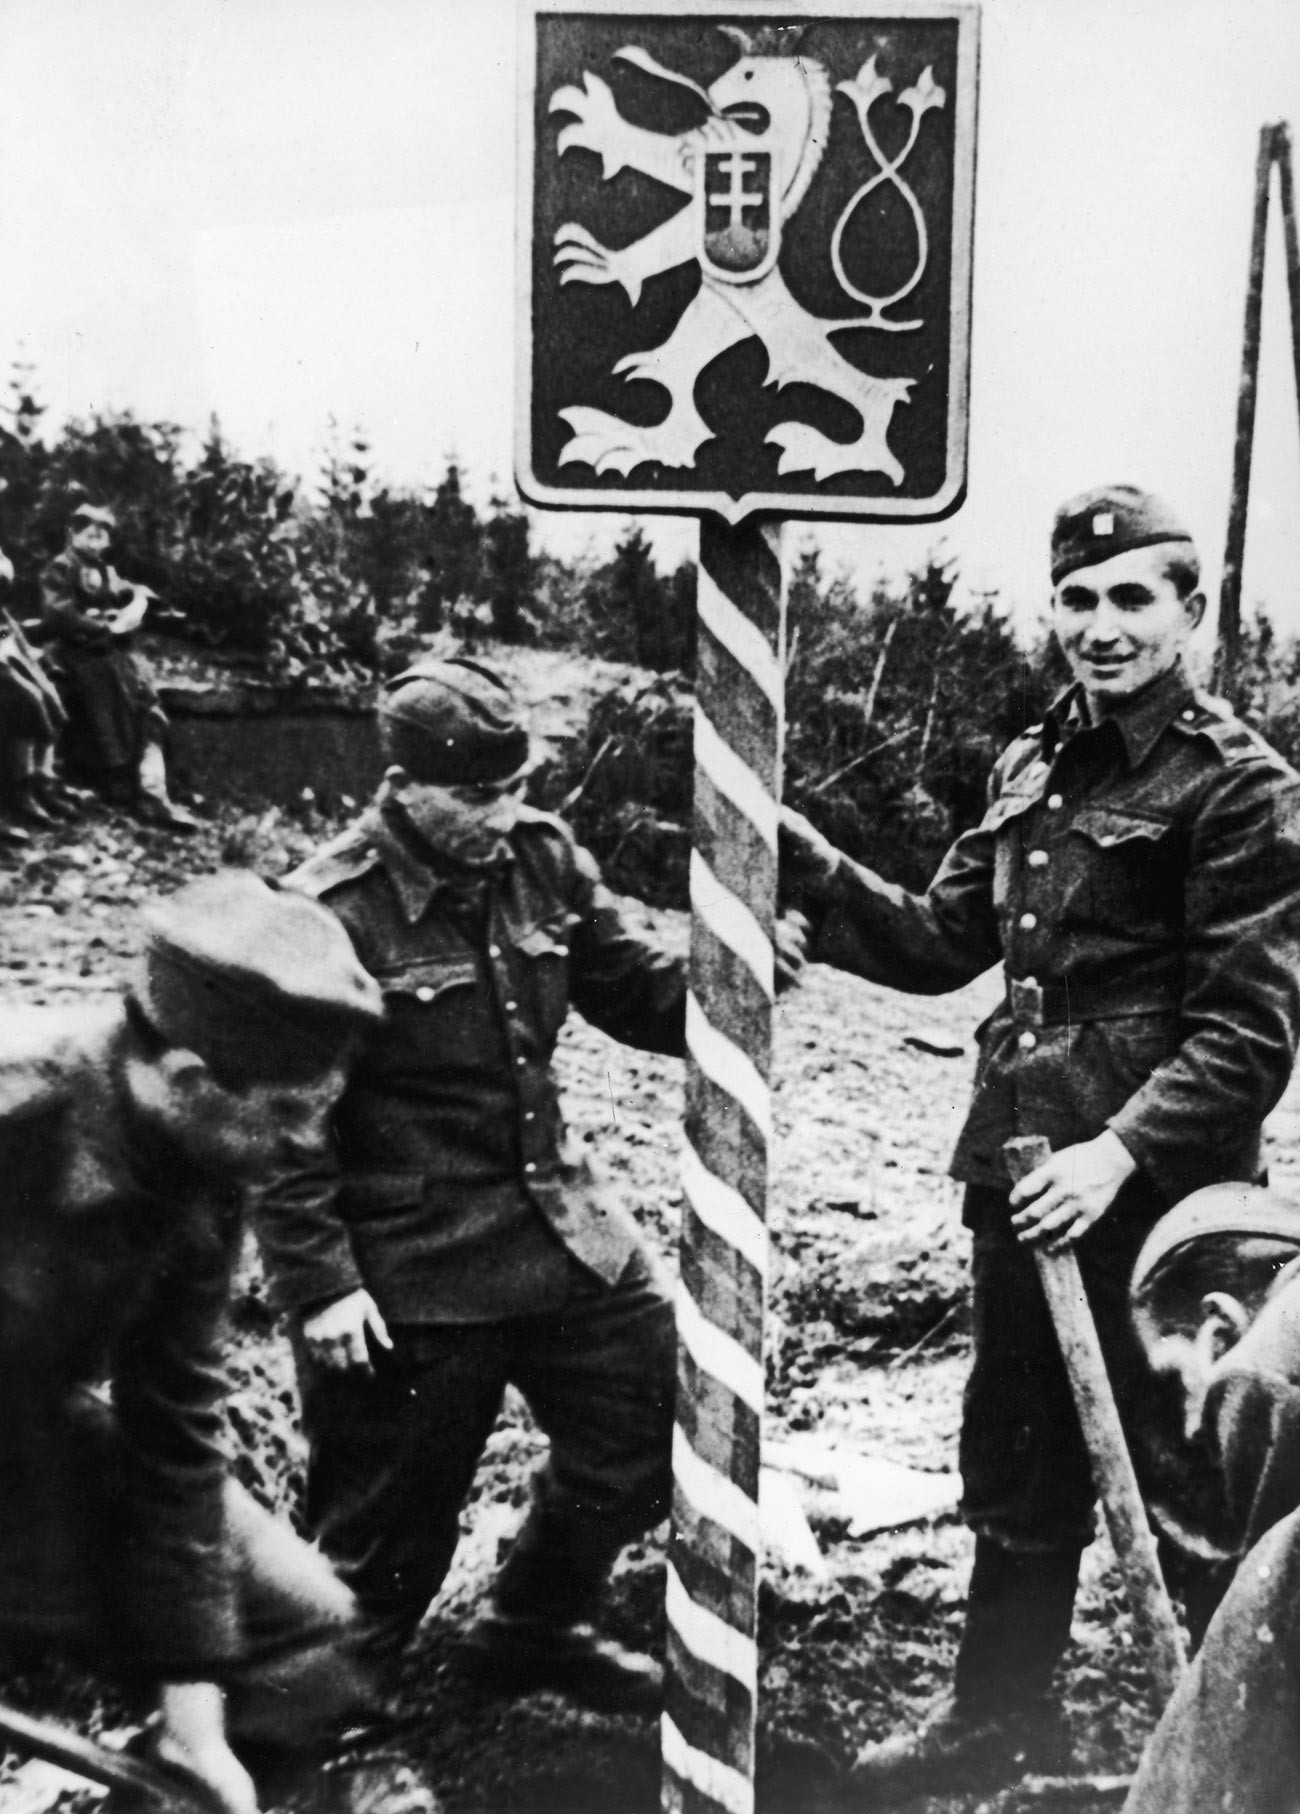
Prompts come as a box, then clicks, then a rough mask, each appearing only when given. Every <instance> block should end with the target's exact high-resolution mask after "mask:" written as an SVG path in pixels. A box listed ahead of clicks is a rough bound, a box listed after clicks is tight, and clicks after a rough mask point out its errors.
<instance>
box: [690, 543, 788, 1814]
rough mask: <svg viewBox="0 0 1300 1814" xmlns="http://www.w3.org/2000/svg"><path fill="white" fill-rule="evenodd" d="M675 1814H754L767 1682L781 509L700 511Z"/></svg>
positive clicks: (781, 681)
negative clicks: (762, 1571)
mask: <svg viewBox="0 0 1300 1814" xmlns="http://www.w3.org/2000/svg"><path fill="white" fill-rule="evenodd" d="M697 617H698V625H699V654H698V676H697V687H696V708H695V826H694V834H693V842H692V851H691V875H690V892H691V988H690V995H689V997H688V1002H687V1023H686V1038H687V1069H686V1119H685V1143H684V1147H683V1156H682V1187H683V1197H684V1202H683V1211H682V1236H681V1283H680V1286H679V1296H678V1303H677V1331H678V1336H677V1421H676V1427H675V1429H674V1432H673V1532H672V1541H671V1545H670V1548H669V1553H668V1577H667V1615H668V1676H667V1690H666V1699H665V1704H664V1715H663V1757H664V1776H663V1807H664V1809H665V1810H666V1814H715V1811H717V1814H751V1811H752V1809H753V1806H754V1722H755V1711H756V1701H757V1692H758V1647H757V1625H758V1574H759V1561H760V1555H761V1540H760V1535H759V1521H758V1478H759V1466H760V1462H761V1449H762V1424H763V1325H764V1314H765V1307H766V1288H767V1270H768V1267H767V1258H768V1233H767V1191H768V1150H769V1146H770V1144H771V1138H772V1114H771V1094H770V1075H771V1036H772V1006H773V999H774V994H775V989H774V959H773V946H772V934H773V925H774V921H775V915H776V875H777V867H776V858H777V853H776V830H777V802H778V800H779V798H780V791H781V762H782V737H783V723H784V705H785V677H784V666H785V591H784V574H783V571H782V562H781V558H780V523H779V521H778V520H776V519H771V518H769V519H766V520H764V521H758V520H756V519H754V518H750V519H749V520H747V521H745V522H743V523H741V524H740V525H739V526H738V527H736V528H729V527H727V526H726V525H725V524H724V523H723V522H722V521H721V520H720V519H718V518H717V517H714V516H704V517H702V518H701V522H700V559H699V603H698V610H697Z"/></svg>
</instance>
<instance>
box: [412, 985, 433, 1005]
mask: <svg viewBox="0 0 1300 1814" xmlns="http://www.w3.org/2000/svg"><path fill="white" fill-rule="evenodd" d="M415 999H416V1001H432V1000H433V990H432V989H431V988H430V987H429V985H428V983H422V984H421V986H420V987H419V988H418V989H417V990H416V991H415Z"/></svg>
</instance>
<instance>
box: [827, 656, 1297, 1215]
mask: <svg viewBox="0 0 1300 1814" xmlns="http://www.w3.org/2000/svg"><path fill="white" fill-rule="evenodd" d="M811 955H812V956H813V957H814V958H816V959H818V960H820V961H822V962H824V963H830V964H834V965H837V966H839V967H840V968H842V969H846V970H851V971H854V972H856V973H857V974H858V975H861V976H865V977H868V978H870V979H871V980H872V981H874V982H880V983H885V984H887V985H889V986H891V987H893V988H899V989H909V990H916V991H920V992H927V993H939V992H941V991H944V990H948V989H954V988H958V987H960V986H961V985H962V984H964V983H966V982H969V981H970V980H971V979H972V978H973V977H975V976H978V975H979V974H980V973H981V972H982V971H984V970H986V969H988V968H989V966H990V965H992V964H996V963H1002V964H1004V965H1005V970H1006V976H1007V981H1008V993H1007V998H1006V1000H1005V1001H1004V1002H1003V1003H1002V1004H1001V1005H1000V1006H999V1007H998V1008H996V1009H995V1010H994V1012H993V1014H992V1015H991V1017H990V1018H989V1020H988V1021H987V1022H986V1023H985V1025H984V1026H983V1027H982V1028H981V1030H980V1057H979V1064H978V1068H977V1072H976V1080H975V1091H974V1096H973V1100H972V1103H971V1107H970V1111H969V1114H968V1116H967V1119H966V1123H965V1126H964V1128H963V1130H962V1133H961V1136H960V1138H959V1141H958V1144H957V1150H956V1153H955V1155H954V1159H953V1165H952V1170H953V1174H954V1176H956V1177H958V1178H962V1179H965V1180H966V1181H968V1182H970V1183H977V1184H989V1185H995V1186H1001V1187H1003V1188H1005V1186H1006V1183H1007V1175H1006V1172H1005V1169H1004V1166H1003V1161H1002V1155H1001V1148H1002V1143H1003V1141H1004V1140H1007V1139H1008V1138H1010V1137H1011V1136H1012V1135H1015V1134H1041V1135H1045V1136H1046V1137H1047V1138H1048V1139H1049V1140H1050V1141H1051V1143H1052V1146H1053V1148H1054V1149H1056V1148H1060V1147H1063V1146H1069V1145H1072V1144H1073V1143H1074V1142H1076V1141H1082V1140H1089V1139H1092V1138H1093V1137H1095V1136H1096V1135H1097V1134H1099V1133H1100V1132H1101V1131H1102V1130H1103V1129H1104V1128H1106V1127H1108V1126H1109V1127H1111V1128H1113V1129H1114V1131H1115V1133H1116V1134H1118V1135H1119V1137H1120V1139H1121V1140H1122V1141H1123V1143H1124V1145H1125V1146H1126V1147H1127V1148H1128V1150H1129V1152H1130V1153H1131V1155H1132V1156H1133V1158H1134V1159H1135V1160H1136V1161H1137V1164H1138V1167H1139V1170H1140V1174H1141V1179H1142V1180H1143V1181H1144V1182H1145V1184H1146V1185H1147V1186H1149V1187H1150V1188H1151V1189H1153V1190H1154V1192H1155V1193H1156V1196H1157V1198H1158V1199H1159V1200H1163V1201H1166V1202H1171V1203H1172V1202H1176V1201H1177V1200H1178V1199H1179V1198H1181V1197H1183V1196H1185V1195H1186V1194H1187V1193H1188V1192H1189V1191H1192V1190H1195V1189H1197V1188H1198V1187H1199V1186H1200V1185H1203V1184H1209V1183H1213V1182H1215V1181H1217V1180H1220V1179H1229V1178H1243V1179H1253V1178H1256V1177H1257V1176H1258V1175H1259V1169H1260V1157H1259V1136H1260V1124H1261V1122H1262V1121H1263V1119H1264V1117H1265V1116H1266V1115H1267V1114H1268V1113H1269V1111H1270V1110H1271V1109H1272V1108H1273V1106H1274V1104H1275V1103H1276V1102H1277V1100H1278V1098H1279V1096H1280V1095H1281V1093H1282V1090H1283V1088H1284V1087H1285V1085H1286V1081H1287V1078H1288V1076H1289V1075H1290V1070H1291V1064H1292V1060H1293V1058H1294V1055H1295V1050H1296V1041H1297V1037H1298V1035H1300V776H1297V775H1296V774H1295V772H1294V771H1293V770H1292V769H1290V768H1289V767H1288V766H1287V765H1286V764H1285V763H1284V762H1283V761H1282V759H1281V758H1280V757H1279V756H1278V755H1276V753H1275V752H1274V751H1273V750H1271V749H1270V748H1269V747H1268V745H1267V744H1265V743H1264V742H1263V741H1262V740H1261V739H1260V738H1259V737H1257V736H1256V735H1255V734H1254V733H1253V732H1252V731H1250V730H1248V729H1247V728H1246V727H1245V726H1244V725H1242V724H1241V723H1240V722H1239V721H1238V720H1237V719H1236V718H1234V717H1233V716H1232V715H1231V713H1230V712H1229V711H1228V710H1227V708H1226V707H1225V706H1223V705H1222V704H1221V703H1220V702H1218V701H1216V700H1214V699H1211V698H1209V697H1208V696H1207V695H1205V694H1203V693H1201V692H1199V691H1197V690H1195V689H1194V688H1193V687H1192V686H1191V685H1190V683H1189V682H1188V680H1187V678H1186V676H1185V674H1184V673H1183V671H1182V669H1181V667H1176V668H1174V669H1172V670H1171V671H1169V672H1168V673H1167V674H1165V675H1163V676H1162V677H1161V678H1160V679H1159V680H1157V681H1156V682H1155V683H1154V684H1153V685H1152V686H1151V687H1150V688H1148V689H1147V690H1146V692H1144V693H1143V694H1142V695H1141V696H1140V697H1139V698H1138V699H1136V700H1134V701H1133V702H1131V703H1130V704H1129V705H1128V707H1127V708H1126V709H1125V710H1124V711H1123V712H1122V713H1119V714H1117V715H1115V716H1114V717H1110V718H1106V719H1104V720H1102V721H1101V722H1100V723H1099V724H1098V725H1096V726H1092V725H1089V724H1088V723H1087V721H1086V714H1085V712H1084V710H1083V707H1082V702H1081V698H1080V695H1079V693H1078V692H1077V690H1075V689H1071V690H1070V691H1069V692H1067V693H1066V694H1064V695H1063V696H1062V697H1061V698H1060V699H1059V700H1058V701H1057V702H1056V703H1055V705H1054V706H1053V707H1052V709H1051V711H1050V712H1049V713H1048V714H1047V716H1046V718H1045V720H1044V722H1043V723H1042V724H1041V725H1035V726H1033V727H1032V728H1031V729H1030V730H1029V731H1027V732H1026V733H1025V734H1024V736H1022V737H1019V738H1018V739H1017V740H1016V741H1015V742H1014V743H1013V744H1011V745H1010V747H1009V748H1008V749H1007V750H1006V751H1004V753H1003V754H1002V756H1001V757H1000V758H999V760H998V762H997V764H996V766H995V767H994V770H993V774H992V777H991V780H990V784H989V795H988V810H987V812H986V813H985V815H984V818H983V820H982V821H981V823H980V824H979V825H978V826H977V827H975V828H974V830H972V831H969V832H967V833H966V834H965V835H964V836H962V837H960V838H959V839H958V840H957V842H956V843H955V844H954V845H953V847H952V848H951V850H950V851H949V852H948V854H947V856H946V857H945V858H944V861H943V864H942V866H941V868H940V870H939V872H938V874H937V875H936V877H935V879H934V881H933V883H932V884H931V886H930V888H929V889H928V890H927V891H926V893H925V894H923V895H914V894H909V893H907V892H906V891H905V890H903V889H901V888H897V887H894V886H892V885H890V884H887V883H885V882H883V881H882V880H881V879H880V878H879V877H878V876H876V875H874V874H873V873H872V872H871V871H870V870H867V869H864V868H862V867H860V866H859V865H857V864H854V863H851V862H849V861H848V859H842V860H841V862H840V865H839V868H838V871H837V874H836V877H835V879H834V881H833V883H832V884H831V888H830V892H829V895H828V897H827V899H826V900H825V902H824V903H823V908H822V912H821V917H820V924H819V926H818V928H817V931H816V936H815V940H814V944H813V948H812V952H811Z"/></svg>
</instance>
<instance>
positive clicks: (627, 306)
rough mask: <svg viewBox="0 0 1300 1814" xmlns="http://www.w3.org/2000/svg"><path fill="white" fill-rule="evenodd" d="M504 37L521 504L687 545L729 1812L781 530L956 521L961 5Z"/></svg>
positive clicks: (750, 16) (701, 1243)
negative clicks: (675, 536) (624, 522)
mask: <svg viewBox="0 0 1300 1814" xmlns="http://www.w3.org/2000/svg"><path fill="white" fill-rule="evenodd" d="M521 20H522V25H523V30H522V33H521V39H522V42H521V55H520V89H521V94H520V109H521V131H520V180H519V208H520V218H519V298H518V332H519V359H518V398H517V445H516V477H517V481H518V484H519V489H520V491H521V492H522V494H523V495H524V497H525V498H527V499H528V500H529V501H530V502H532V503H534V504H539V505H543V506H546V507H549V508H558V509H578V510H593V509H595V510H618V511H629V510H630V511H638V512H641V511H672V512H678V513H689V514H693V515H696V516H698V517H699V519H700V543H699V595H698V619H699V622H698V631H699V635H698V673H697V688H696V718H695V821H694V830H693V839H692V852H691V867H690V888H691V911H692V923H691V987H690V997H689V1002H688V1012H687V1041H688V1063H687V1084H686V1140H685V1146H684V1156H683V1166H682V1184H683V1196H684V1208H683V1224H682V1237H681V1283H680V1287H679V1297H678V1316H677V1324H678V1379H677V1416H676V1430H675V1434H674V1445H673V1469H674V1494H673V1537H672V1543H671V1547H670V1552H669V1560H668V1576H667V1579H668V1589H667V1612H668V1628H669V1637H668V1664H669V1668H668V1689H667V1702H666V1706H665V1710H664V1716H663V1754H664V1807H665V1809H668V1810H682V1811H683V1814H705V1811H706V1810H708V1811H713V1810H726V1814H750V1811H751V1810H752V1808H753V1802H754V1791H753V1779H754V1730H755V1712H756V1702H757V1694H758V1654H757V1643H756V1626H757V1590H758V1571H759V1562H760V1548H761V1545H760V1536H759V1522H758V1481H759V1468H760V1463H761V1450H762V1422H763V1334H764V1317H765V1303H766V1281H767V1262H768V1232H767V1194H768V1169H769V1167H768V1152H769V1146H770V1141H771V1120H772V1111H771V1096H770V1051H771V1025H772V1003H773V996H774V956H773V943H772V940H773V929H774V923H775V911H776V880H777V814H778V802H779V800H780V794H781V766H782V737H783V723H784V667H785V580H784V575H783V571H782V559H781V524H782V521H783V520H784V519H787V518H791V517H794V518H805V519H807V518H817V517H828V518H841V519H843V518H849V519H858V520H861V521H865V522H877V523H888V522H927V521H934V520H937V519H939V518H941V517H943V516H946V515H948V514H950V513H951V512H952V511H953V510H955V509H957V508H958V506H959V505H960V503H961V500H962V497H963V494H964V490H965V483H966V427H967V399H968V386H969V345H970V279H971V256H972V243H973V219H974V169H975V96H976V59H977V22H978V10H977V6H976V5H975V4H973V3H971V0H914V3H912V4H902V3H900V4H897V5H894V6H889V7H886V8H881V9H880V10H877V11H871V10H869V8H868V9H864V6H863V5H862V4H861V0H820V4H818V3H816V0H806V3H805V4H795V5H785V6H784V7H782V8H781V9H780V10H777V8H776V7H775V6H773V5H770V4H768V3H767V0H749V4H748V5H741V6H729V5H723V4H720V3H719V0H694V3H693V4H692V3H691V0H686V4H677V3H672V0H648V3H637V4H631V3H629V4H626V5H624V4H620V0H604V3H603V4H589V3H587V0H570V4H567V5H559V4H553V3H551V0H521Z"/></svg>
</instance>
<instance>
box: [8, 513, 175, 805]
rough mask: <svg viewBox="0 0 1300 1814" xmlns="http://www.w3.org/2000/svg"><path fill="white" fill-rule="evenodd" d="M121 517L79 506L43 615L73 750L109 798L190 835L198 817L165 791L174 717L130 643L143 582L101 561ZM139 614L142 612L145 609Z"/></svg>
mask: <svg viewBox="0 0 1300 1814" xmlns="http://www.w3.org/2000/svg"><path fill="white" fill-rule="evenodd" d="M115 526H116V518H115V517H114V516H113V513H112V511H111V510H107V509H105V508H104V507H103V506H102V505H98V504H89V503H82V504H78V505H77V507H76V509H75V510H74V511H73V513H72V518H71V521H70V522H69V525H68V545H67V547H66V548H65V549H64V551H63V553H62V554H58V555H56V556H55V557H54V559H53V560H52V561H51V562H50V563H49V565H48V566H47V567H46V568H45V570H44V572H43V573H42V574H41V621H42V625H43V629H44V633H45V637H46V639H47V641H48V642H49V643H50V645H51V646H52V648H53V649H54V651H55V659H56V663H57V667H58V672H59V678H60V680H61V682H62V685H63V688H64V692H65V695H66V698H67V703H68V706H69V715H70V720H71V722H70V724H69V743H70V745H71V753H72V754H73V755H74V756H76V757H77V758H78V759H79V760H80V762H81V763H82V764H83V766H85V767H86V769H87V770H88V772H89V773H90V775H91V777H92V778H93V779H94V781H95V784H96V786H98V787H99V788H100V790H101V791H102V792H103V793H104V795H105V797H106V798H108V799H109V800H112V801H114V802H117V803H119V804H122V805H126V806H129V807H131V809H132V810H133V811H134V812H135V814H136V816H137V817H138V818H140V819H142V820H143V821H144V822H145V823H146V824H149V825H160V826H163V827H165V828H167V829H169V830H172V831H193V830H194V829H195V828H196V826H197V824H198V821H197V820H196V819H195V817H194V815H193V814H192V813H190V812H187V811H186V809H185V808H184V807H183V806H178V805H177V804H176V803H175V801H174V800H172V798H171V796H170V794H169V793H168V789H167V763H166V756H165V753H164V749H163V739H164V737H165V735H166V731H167V718H166V715H165V714H164V712H163V709H162V706H161V705H160V703H159V700H158V694H157V692H156V690H155V688H154V683H153V676H152V674H151V673H150V671H149V664H148V663H147V662H146V661H145V659H144V657H143V656H142V655H140V654H139V653H138V652H137V650H136V649H134V648H133V647H132V640H133V637H134V634H135V631H136V629H137V628H138V627H139V625H138V622H137V621H136V615H135V614H134V613H132V614H131V615H129V616H128V617H127V618H126V619H125V620H124V619H123V618H122V615H121V613H122V611H123V610H124V609H126V608H128V607H130V606H132V605H139V604H140V602H141V601H140V597H139V593H140V588H138V587H136V586H133V585H131V584H130V583H129V582H128V581H126V580H124V579H122V578H121V576H120V575H119V574H118V573H117V572H116V570H115V569H114V568H113V567H111V566H110V565H109V564H108V562H107V561H106V559H105V558H104V557H105V555H106V554H107V552H108V545H109V540H110V537H111V534H112V531H113V529H114V527H115ZM141 615H142V614H141Z"/></svg>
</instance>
